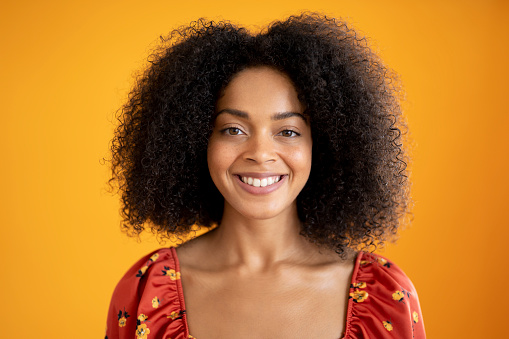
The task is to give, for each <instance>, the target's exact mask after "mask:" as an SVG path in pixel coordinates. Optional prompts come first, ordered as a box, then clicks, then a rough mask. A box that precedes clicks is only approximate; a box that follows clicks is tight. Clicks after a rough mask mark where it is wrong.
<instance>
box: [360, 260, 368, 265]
mask: <svg viewBox="0 0 509 339" xmlns="http://www.w3.org/2000/svg"><path fill="white" fill-rule="evenodd" d="M369 263H370V261H369V260H361V261H360V262H359V264H361V265H366V264H369Z"/></svg>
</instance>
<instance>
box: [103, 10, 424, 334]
mask: <svg viewBox="0 0 509 339" xmlns="http://www.w3.org/2000/svg"><path fill="white" fill-rule="evenodd" d="M165 42H166V44H165V45H164V46H162V48H161V50H160V51H159V52H156V53H155V54H154V55H153V58H152V60H151V66H150V67H149V68H148V69H147V70H146V72H145V74H144V75H143V76H142V77H140V78H139V80H138V83H137V86H136V87H135V88H134V90H133V91H132V92H131V94H130V97H129V101H128V103H127V104H126V105H125V106H124V108H123V110H122V112H121V116H120V122H121V123H120V126H119V127H118V129H117V131H116V135H115V139H114V140H113V144H112V153H113V157H112V165H113V174H114V177H113V179H114V180H117V181H118V183H119V189H120V191H121V192H122V201H123V216H124V221H125V223H124V227H125V228H126V229H127V230H128V231H130V232H131V233H134V234H137V233H139V232H141V231H142V230H143V229H144V225H146V224H149V225H151V227H152V229H153V230H154V231H156V232H157V233H159V234H161V235H163V236H180V235H186V234H188V233H189V232H190V231H191V227H192V226H193V225H195V224H197V225H201V226H203V227H206V228H211V229H212V230H211V231H209V232H207V233H206V234H204V235H202V236H200V237H197V238H195V239H193V240H191V241H188V242H186V243H184V244H183V245H181V246H179V247H178V248H169V249H161V250H158V251H156V252H154V253H151V254H149V255H148V256H146V257H145V258H142V259H141V260H140V261H139V262H138V263H137V264H135V265H134V266H133V267H132V268H131V269H130V270H129V271H128V272H127V273H126V275H125V276H124V277H123V278H122V280H121V281H120V282H119V284H118V286H117V288H116V290H115V292H114V294H113V298H112V302H111V305H110V312H109V315H108V326H107V335H106V336H107V338H110V339H111V338H132V337H133V335H134V336H135V337H136V338H143V339H145V338H172V339H180V338H199V339H209V338H221V339H227V338H331V339H337V338H412V337H413V338H424V337H425V334H424V327H423V322H422V317H421V313H420V308H419V302H418V299H417V294H416V292H415V289H414V287H413V285H412V283H411V282H410V280H409V279H408V278H407V277H406V276H405V275H404V273H403V272H402V271H401V270H400V269H399V268H398V267H397V266H396V265H394V264H392V263H391V262H389V261H387V260H386V259H384V258H382V257H380V256H377V255H374V254H369V253H365V252H362V251H358V249H359V248H361V249H364V250H369V249H370V248H374V247H375V246H376V244H380V243H381V242H383V241H384V240H387V239H389V238H391V236H393V235H394V234H395V233H396V230H397V228H398V226H399V223H400V220H401V217H402V216H403V215H404V214H405V213H406V212H407V201H408V184H407V181H406V180H405V179H406V172H405V168H406V165H405V162H404V153H403V151H404V150H403V148H402V145H401V143H400V139H401V136H400V134H401V133H400V129H399V128H400V127H401V126H403V124H402V122H401V111H400V108H399V103H398V88H397V86H396V85H395V84H396V82H395V81H394V80H395V79H394V76H393V75H392V74H391V72H390V71H389V70H388V69H387V68H385V67H384V66H383V65H382V63H381V61H380V60H379V59H378V58H377V57H376V56H375V55H374V54H373V53H372V52H371V50H370V49H369V48H368V47H367V46H366V43H365V39H363V38H361V37H358V35H357V34H356V33H355V31H353V30H351V29H350V28H348V27H347V26H346V24H344V23H343V22H341V21H338V20H335V19H329V18H326V17H322V16H320V15H316V14H304V15H301V16H298V17H290V18H289V19H288V20H286V21H284V22H275V23H273V24H271V25H270V26H269V28H268V29H267V31H265V32H262V33H260V34H256V35H252V34H250V33H249V32H247V31H246V30H245V29H243V28H237V27H235V26H233V25H231V24H229V23H225V22H220V23H213V22H205V21H198V22H195V23H193V24H192V25H191V26H190V27H184V28H180V29H178V30H175V31H173V32H172V33H171V35H170V36H169V38H168V39H167V40H166V41H165ZM191 334H192V335H193V336H194V337H193V336H192V335H191Z"/></svg>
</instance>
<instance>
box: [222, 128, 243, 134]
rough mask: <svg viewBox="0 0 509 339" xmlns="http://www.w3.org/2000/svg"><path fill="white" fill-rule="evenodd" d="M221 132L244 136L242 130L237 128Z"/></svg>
mask: <svg viewBox="0 0 509 339" xmlns="http://www.w3.org/2000/svg"><path fill="white" fill-rule="evenodd" d="M221 132H223V133H226V134H227V135H241V134H244V133H243V132H242V131H241V130H240V128H237V127H228V128H225V129H223V130H222V131H221Z"/></svg>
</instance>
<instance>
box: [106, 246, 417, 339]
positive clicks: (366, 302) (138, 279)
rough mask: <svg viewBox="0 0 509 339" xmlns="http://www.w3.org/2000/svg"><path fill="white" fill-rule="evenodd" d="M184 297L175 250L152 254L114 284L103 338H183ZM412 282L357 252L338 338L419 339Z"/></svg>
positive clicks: (185, 333)
mask: <svg viewBox="0 0 509 339" xmlns="http://www.w3.org/2000/svg"><path fill="white" fill-rule="evenodd" d="M185 309H186V307H185V303H184V294H183V292H182V284H181V281H180V265H179V261H178V258H177V252H176V251H175V248H173V247H172V248H165V249H160V250H158V251H155V252H153V253H151V254H149V255H147V256H146V257H144V258H142V259H141V260H140V261H138V262H137V263H136V264H135V265H134V266H133V267H131V269H130V270H129V271H127V273H126V274H125V275H124V277H123V278H122V279H121V280H120V282H119V283H118V285H117V287H116V288H115V291H114V292H113V297H112V299H111V304H110V309H109V313H108V319H107V328H106V339H117V338H118V339H132V338H136V339H186V338H194V337H193V336H191V335H190V334H189V328H188V326H187V322H186V311H185ZM425 337H426V334H425V332H424V324H423V321H422V315H421V309H420V307H419V299H418V298H417V292H416V291H415V288H414V286H413V285H412V282H411V281H410V279H408V277H407V276H406V275H405V273H403V271H401V269H399V267H397V266H396V265H394V264H393V263H392V262H389V261H388V260H387V259H385V258H383V257H382V256H379V255H376V254H370V253H364V252H360V253H359V254H358V256H357V260H356V262H355V268H354V271H353V274H352V282H351V285H350V299H349V300H348V313H347V319H346V328H345V334H344V336H343V337H342V339H360V338H377V339H386V338H387V339H389V338H398V339H405V338H425Z"/></svg>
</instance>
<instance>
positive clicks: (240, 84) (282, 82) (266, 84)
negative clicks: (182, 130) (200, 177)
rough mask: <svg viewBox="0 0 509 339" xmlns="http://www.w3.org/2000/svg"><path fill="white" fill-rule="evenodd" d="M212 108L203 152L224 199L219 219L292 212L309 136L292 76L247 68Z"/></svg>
mask: <svg viewBox="0 0 509 339" xmlns="http://www.w3.org/2000/svg"><path fill="white" fill-rule="evenodd" d="M216 110H217V111H218V113H217V114H216V117H215V121H214V127H213V129H212V134H211V136H210V140H209V144H208V152H207V157H208V165H209V171H210V176H211V177H212V181H213V182H214V184H215V185H216V187H217V188H218V190H219V192H220V193H221V195H222V196H223V197H224V199H225V204H224V211H223V219H222V220H223V221H224V220H226V219H227V218H228V215H229V214H231V213H235V214H236V213H240V214H241V215H245V216H248V217H249V218H253V219H269V218H281V217H285V218H287V217H288V215H287V214H288V213H292V214H295V213H296V211H297V208H296V201H297V200H296V199H297V196H298V194H299V193H300V191H302V188H303V187H304V185H305V184H306V182H307V180H308V178H309V173H310V171H311V149H312V143H313V142H312V139H311V128H310V126H309V123H308V122H307V119H306V118H304V116H303V114H304V107H303V105H302V104H301V102H300V101H299V99H298V98H297V91H296V90H295V88H294V86H293V84H292V82H291V80H290V79H289V78H288V77H287V76H285V75H284V74H281V73H279V72H277V71H275V70H274V69H272V68H268V67H257V68H248V69H246V70H243V71H241V72H240V73H239V74H237V75H236V76H235V78H234V79H233V80H232V81H231V82H230V84H229V85H228V86H227V87H226V89H225V90H224V91H223V93H222V95H221V97H220V98H219V100H218V101H217V104H216ZM239 113H240V114H239ZM269 183H270V184H269ZM269 193H270V194H269ZM234 211H235V212H234ZM235 218H237V216H236V217H235Z"/></svg>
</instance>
